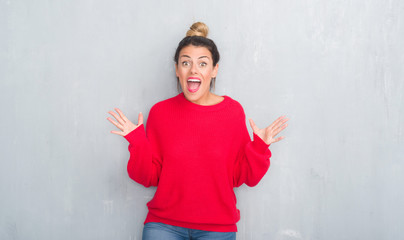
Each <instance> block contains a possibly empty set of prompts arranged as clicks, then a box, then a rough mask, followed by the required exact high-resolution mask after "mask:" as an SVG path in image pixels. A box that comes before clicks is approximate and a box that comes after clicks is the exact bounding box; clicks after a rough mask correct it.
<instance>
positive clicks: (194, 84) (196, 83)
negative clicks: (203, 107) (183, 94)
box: [187, 78, 201, 93]
mask: <svg viewBox="0 0 404 240" xmlns="http://www.w3.org/2000/svg"><path fill="white" fill-rule="evenodd" d="M200 86H201V80H200V79H199V78H188V81H187V88H188V91H189V92H191V93H194V92H196V91H198V90H199V87H200Z"/></svg>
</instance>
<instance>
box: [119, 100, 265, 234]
mask: <svg viewBox="0 0 404 240" xmlns="http://www.w3.org/2000/svg"><path fill="white" fill-rule="evenodd" d="M223 97H224V100H223V101H222V102H220V103H218V104H216V105H212V106H201V105H197V104H194V103H192V102H189V101H188V100H186V98H185V97H184V94H183V93H180V94H179V95H177V96H175V97H173V98H170V99H167V100H164V101H161V102H159V103H157V104H155V105H154V106H153V107H152V108H151V110H150V113H149V117H148V119H147V131H146V132H145V130H144V127H143V125H141V126H139V127H138V128H137V129H135V130H133V131H132V132H130V133H129V134H127V135H126V136H125V138H126V139H127V140H128V142H129V143H130V144H129V152H130V159H129V162H128V173H129V177H130V178H132V179H133V180H135V181H136V182H138V183H140V184H142V185H144V186H145V187H150V186H157V190H156V193H155V195H154V197H153V199H152V200H151V201H150V202H148V203H147V206H148V208H149V213H148V215H147V218H146V221H145V223H147V222H162V223H165V224H170V225H174V226H179V227H186V228H192V229H199V230H205V231H217V232H236V231H237V226H236V223H237V222H238V221H239V220H240V211H239V210H238V209H237V207H236V202H237V200H236V196H235V194H234V191H233V188H234V187H238V186H240V185H242V184H243V183H245V184H247V185H248V186H251V187H252V186H255V185H257V184H258V182H259V181H260V180H261V178H262V177H263V176H264V175H265V173H266V172H267V170H268V168H269V158H270V156H271V152H270V151H269V149H268V146H269V145H267V144H266V143H265V142H264V141H263V140H262V139H261V138H260V137H258V136H257V135H256V134H253V135H254V141H251V138H250V135H249V134H248V131H247V127H246V121H245V114H244V110H243V108H242V106H241V105H240V103H238V102H237V101H235V100H233V99H232V98H230V97H228V96H223Z"/></svg>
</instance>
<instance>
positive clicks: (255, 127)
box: [248, 118, 260, 133]
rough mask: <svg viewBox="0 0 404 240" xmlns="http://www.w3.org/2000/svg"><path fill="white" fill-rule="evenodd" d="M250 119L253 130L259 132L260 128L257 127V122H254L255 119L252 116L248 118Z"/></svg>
mask: <svg viewBox="0 0 404 240" xmlns="http://www.w3.org/2000/svg"><path fill="white" fill-rule="evenodd" d="M248 120H249V121H250V126H251V129H252V130H253V132H255V133H256V132H258V130H260V129H259V128H258V127H257V125H255V123H254V121H253V120H252V119H251V118H250V119H248Z"/></svg>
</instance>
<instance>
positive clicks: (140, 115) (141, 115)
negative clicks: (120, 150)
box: [137, 112, 143, 126]
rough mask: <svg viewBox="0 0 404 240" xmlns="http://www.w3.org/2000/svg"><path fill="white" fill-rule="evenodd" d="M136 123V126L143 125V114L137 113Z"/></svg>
mask: <svg viewBox="0 0 404 240" xmlns="http://www.w3.org/2000/svg"><path fill="white" fill-rule="evenodd" d="M137 121H138V123H137V125H139V126H140V125H142V124H143V113H142V112H140V113H139V117H138V120H137Z"/></svg>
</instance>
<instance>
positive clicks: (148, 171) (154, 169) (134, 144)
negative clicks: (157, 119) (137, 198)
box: [125, 112, 162, 187]
mask: <svg viewBox="0 0 404 240" xmlns="http://www.w3.org/2000/svg"><path fill="white" fill-rule="evenodd" d="M152 117H153V116H152V113H151V112H150V114H149V117H148V120H147V136H146V132H145V129H144V125H143V124H142V125H140V126H139V127H138V128H136V129H135V130H133V131H132V132H130V133H129V134H127V135H126V136H125V139H126V140H127V141H128V142H129V146H128V150H129V152H130V157H129V161H128V166H127V170H128V174H129V177H130V178H131V179H133V180H134V181H136V182H137V183H139V184H142V185H143V186H145V187H150V186H157V185H158V181H159V177H160V173H161V164H162V162H161V157H160V156H159V154H158V151H157V149H156V148H157V143H156V141H155V136H154V135H153V132H152V128H153V126H152V124H153V122H152Z"/></svg>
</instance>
